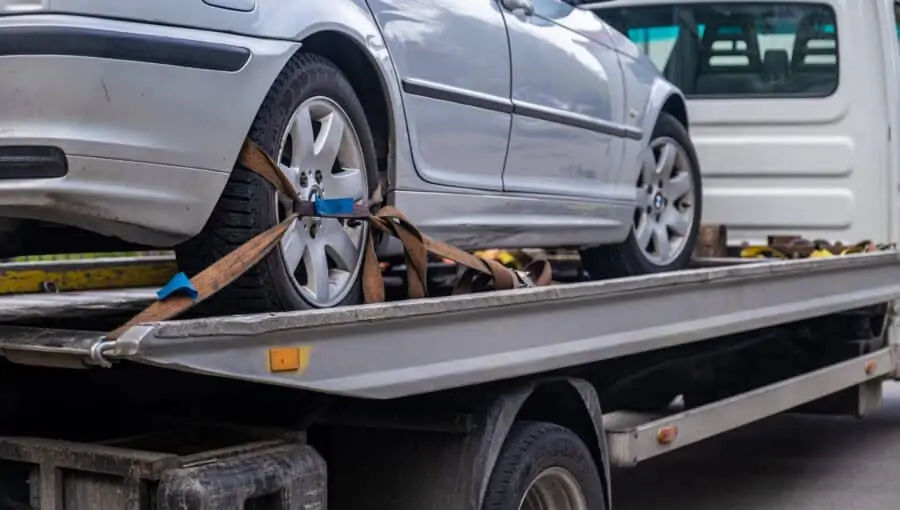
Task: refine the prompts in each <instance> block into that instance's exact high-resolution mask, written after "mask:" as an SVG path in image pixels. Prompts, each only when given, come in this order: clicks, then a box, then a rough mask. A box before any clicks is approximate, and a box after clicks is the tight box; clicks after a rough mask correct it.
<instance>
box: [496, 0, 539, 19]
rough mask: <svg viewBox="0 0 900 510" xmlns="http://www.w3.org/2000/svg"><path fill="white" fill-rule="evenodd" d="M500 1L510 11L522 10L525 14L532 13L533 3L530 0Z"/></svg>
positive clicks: (529, 14)
mask: <svg viewBox="0 0 900 510" xmlns="http://www.w3.org/2000/svg"><path fill="white" fill-rule="evenodd" d="M501 3H502V4H503V7H505V8H506V10H508V11H510V12H516V11H522V12H524V13H525V15H526V16H531V15H532V14H534V4H533V3H531V0H501Z"/></svg>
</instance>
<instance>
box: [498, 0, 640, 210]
mask: <svg viewBox="0 0 900 510" xmlns="http://www.w3.org/2000/svg"><path fill="white" fill-rule="evenodd" d="M569 1H570V2H573V1H574V0H569ZM500 2H501V5H502V6H503V7H504V16H505V18H506V23H507V27H508V31H509V42H510V50H511V58H512V69H513V84H512V102H513V121H512V122H513V124H512V129H511V131H510V146H509V155H508V157H507V162H506V168H505V170H504V173H503V186H504V189H506V190H507V191H513V192H526V193H548V194H555V195H571V196H580V197H591V198H613V197H615V192H616V186H615V181H616V177H617V174H618V171H619V166H620V162H621V160H622V151H623V148H624V137H626V136H627V137H637V138H640V132H638V131H637V130H634V129H633V128H628V127H625V125H624V115H625V112H624V111H623V110H624V104H625V101H624V99H625V98H624V93H625V92H624V86H623V80H622V73H621V68H620V66H619V58H618V54H617V53H616V51H615V49H614V48H613V46H612V45H613V42H612V40H611V38H610V37H609V32H608V31H607V27H606V24H605V23H604V22H603V21H601V20H600V19H599V18H598V17H597V16H596V15H594V14H593V13H591V12H589V11H585V10H581V9H577V8H575V7H574V6H573V5H572V4H571V3H568V2H567V1H563V0H500ZM619 192H620V193H622V190H619ZM622 198H623V199H624V197H622Z"/></svg>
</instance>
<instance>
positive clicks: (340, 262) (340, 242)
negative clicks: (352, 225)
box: [320, 219, 359, 271]
mask: <svg viewBox="0 0 900 510" xmlns="http://www.w3.org/2000/svg"><path fill="white" fill-rule="evenodd" d="M326 224H327V226H326ZM320 232H321V235H322V242H323V243H325V247H326V249H327V250H328V254H329V255H330V256H331V260H333V261H334V263H335V265H336V266H337V267H338V268H339V269H342V270H344V271H350V270H352V269H353V266H354V264H356V260H357V259H358V258H359V248H357V247H356V245H355V244H353V240H352V239H351V238H350V233H349V232H347V231H346V230H345V229H344V227H343V226H342V225H341V224H340V222H338V220H335V219H329V220H324V221H323V222H322V229H321V230H320Z"/></svg>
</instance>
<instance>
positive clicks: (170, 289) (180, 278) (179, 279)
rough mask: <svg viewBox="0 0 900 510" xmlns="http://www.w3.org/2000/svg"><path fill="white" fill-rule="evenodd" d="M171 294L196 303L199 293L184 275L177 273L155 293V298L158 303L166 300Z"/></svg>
mask: <svg viewBox="0 0 900 510" xmlns="http://www.w3.org/2000/svg"><path fill="white" fill-rule="evenodd" d="M172 294H181V295H184V296H187V297H189V298H191V299H193V300H194V301H196V300H197V296H198V294H199V293H198V292H197V289H196V288H195V287H194V284H193V283H191V280H190V278H188V277H187V275H186V274H184V273H178V274H176V275H175V276H173V277H172V279H171V280H169V283H167V284H166V285H165V286H164V287H163V288H161V289H159V290H158V291H156V297H157V298H158V299H159V300H160V301H162V300H164V299H166V298H167V297H169V296H171V295H172Z"/></svg>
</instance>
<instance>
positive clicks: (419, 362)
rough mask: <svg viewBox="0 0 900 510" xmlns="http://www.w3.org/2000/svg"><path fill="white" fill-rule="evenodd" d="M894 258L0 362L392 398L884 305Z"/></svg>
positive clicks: (338, 316) (866, 257)
mask: <svg viewBox="0 0 900 510" xmlns="http://www.w3.org/2000/svg"><path fill="white" fill-rule="evenodd" d="M897 297H900V256H898V253H896V252H883V253H871V254H861V255H850V256H846V257H833V258H822V259H807V260H796V261H763V262H760V263H753V264H746V263H744V264H736V265H734V266H730V267H717V268H707V269H697V270H689V271H682V272H676V273H669V274H661V275H653V276H643V277H635V278H625V279H618V280H609V281H604V282H590V283H582V284H572V285H555V286H550V287H543V288H527V289H518V290H511V291H501V292H492V293H485V294H471V295H460V296H451V297H446V298H431V299H424V300H411V301H405V302H399V303H382V304H371V305H363V306H355V307H345V308H338V309H330V310H318V311H305V312H295V313H282V314H264V315H247V316H230V317H217V318H208V319H194V320H184V321H166V322H157V323H149V324H138V325H135V326H133V327H131V328H130V329H128V330H127V331H125V332H124V333H123V334H122V335H121V336H120V337H119V338H118V339H117V340H116V341H114V342H104V341H103V335H104V333H102V332H85V331H65V330H53V329H46V328H31V327H16V326H5V327H0V354H2V355H3V356H5V357H7V358H8V359H10V360H11V361H14V362H19V363H26V364H36V365H54V366H60V365H64V366H80V367H89V366H91V365H100V366H104V365H106V364H107V363H108V362H109V361H115V360H129V361H133V362H138V363H144V364H149V365H155V366H160V367H165V368H169V369H173V370H180V371H187V372H194V373H201V374H209V375H215V376H221V377H228V378H234V379H241V380H247V381H256V382H259V383H264V384H272V385H280V386H287V387H292V388H298V389H307V390H312V391H318V392H325V393H333V394H342V395H349V396H355V397H362V398H375V399H387V398H397V397H403V396H409V395H415V394H424V393H428V392H433V391H438V390H443V389H450V388H455V387H461V386H466V385H472V384H478V383H484V382H489V381H495V380H500V379H507V378H511V377H516V376H523V375H529V374H536V373H541V372H546V371H550V370H554V369H560V368H565V367H571V366H576V365H582V364H586V363H590V362H594V361H600V360H604V359H610V358H614V357H619V356H626V355H630V354H636V353H640V352H646V351H651V350H656V349H661V348H666V347H671V346H676V345H682V344H687V343H690V342H696V341H700V340H705V339H710V338H715V337H718V336H722V335H727V334H733V333H737V332H743V331H749V330H752V329H756V328H762V327H767V326H773V325H777V324H783V323H788V322H793V321H797V320H802V319H807V318H812V317H817V316H821V315H826V314H830V313H836V312H841V311H847V310H852V309H855V308H860V307H865V306H871V305H877V304H881V303H886V302H888V301H890V300H892V299H895V298H897Z"/></svg>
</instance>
